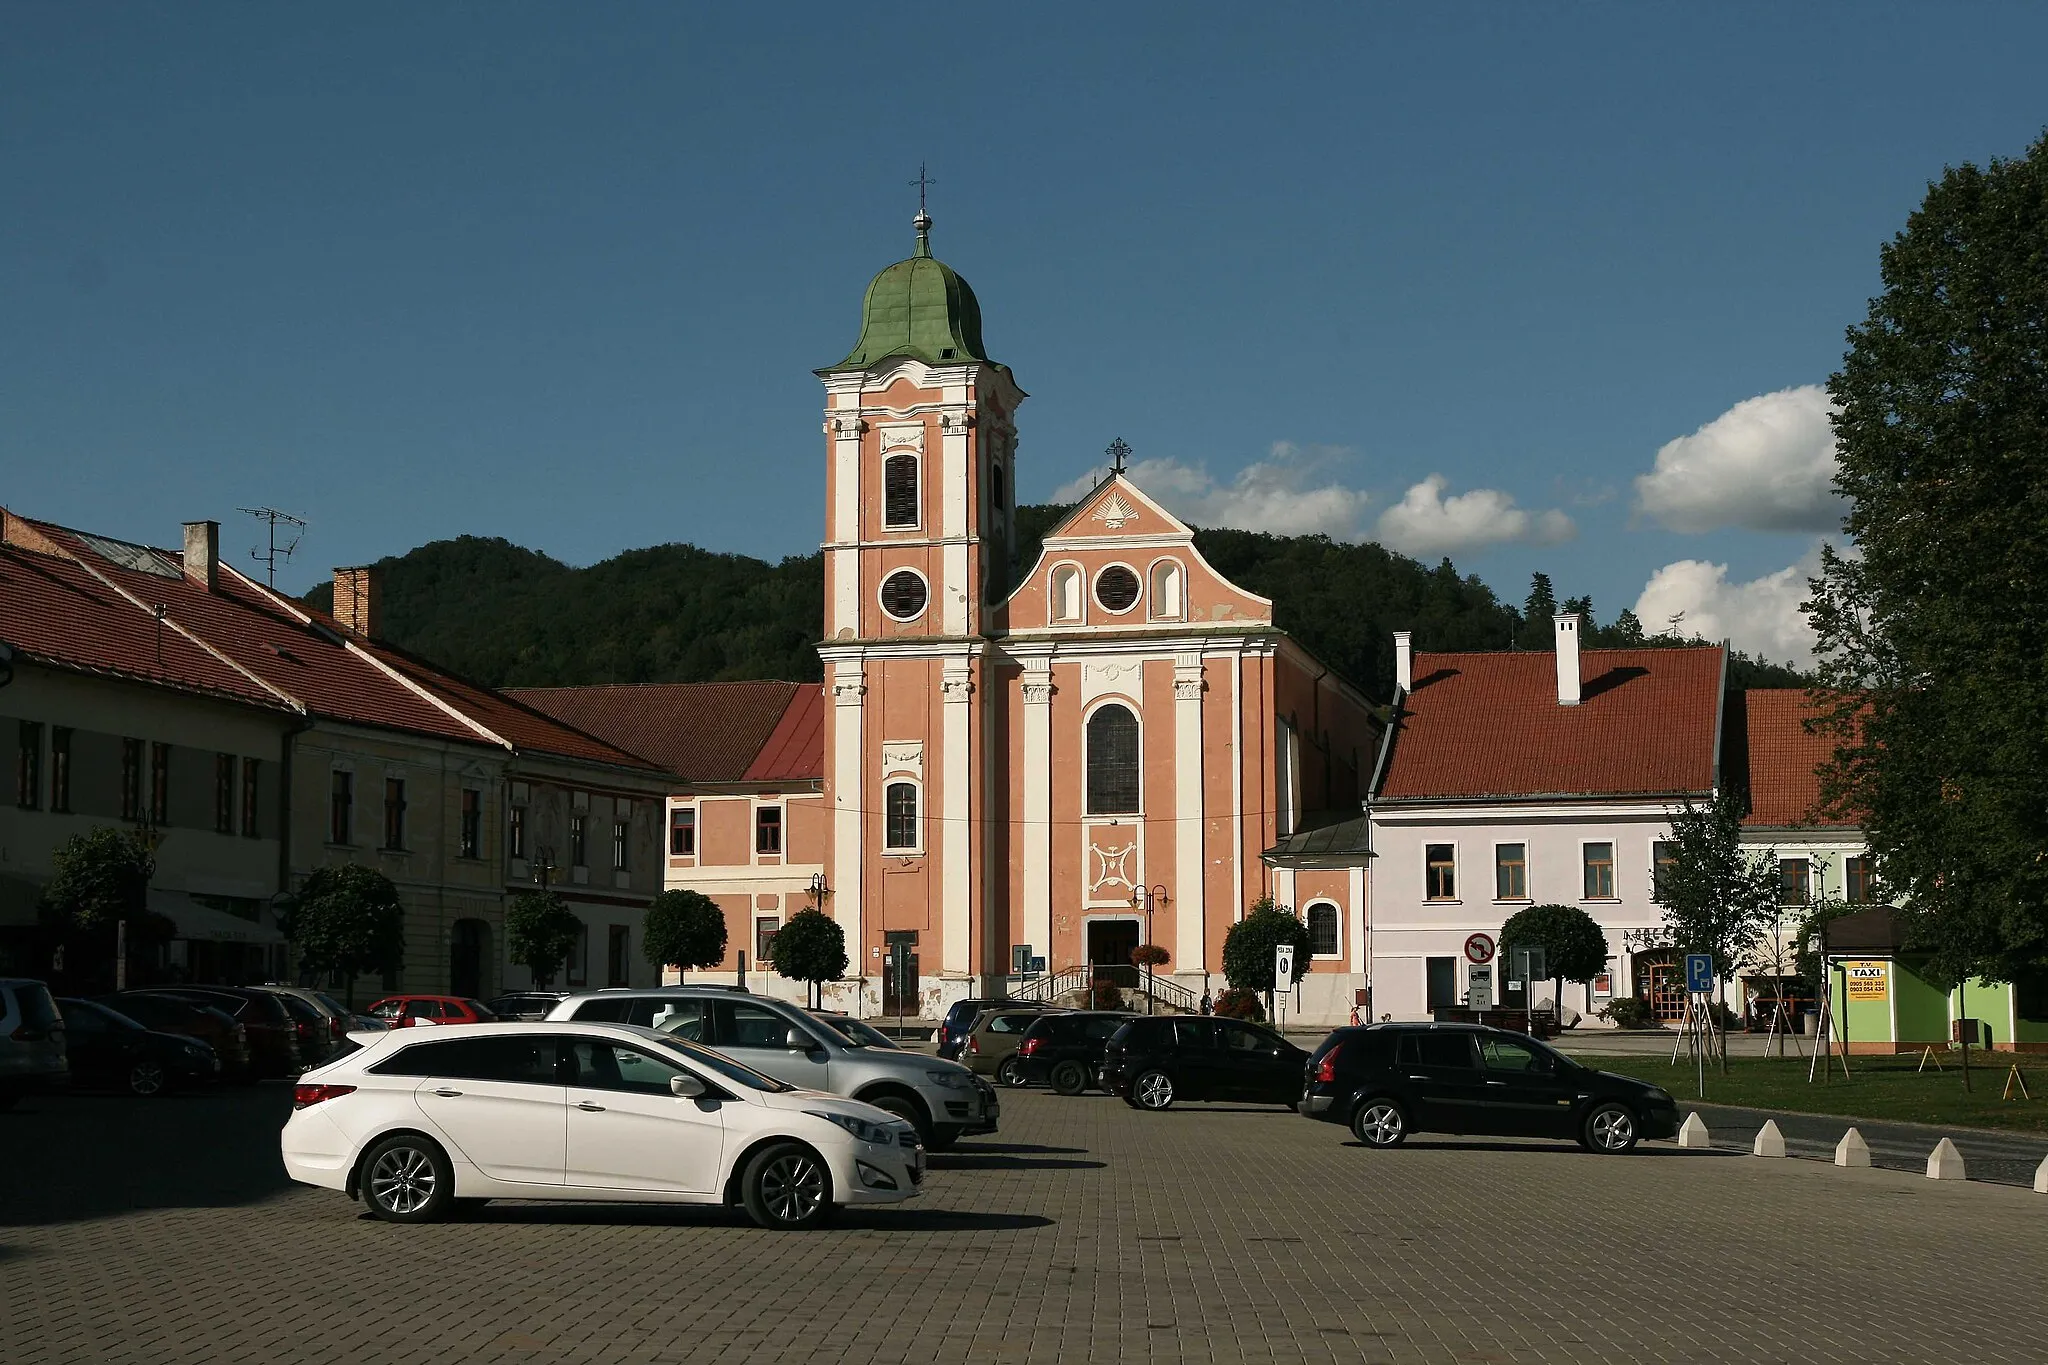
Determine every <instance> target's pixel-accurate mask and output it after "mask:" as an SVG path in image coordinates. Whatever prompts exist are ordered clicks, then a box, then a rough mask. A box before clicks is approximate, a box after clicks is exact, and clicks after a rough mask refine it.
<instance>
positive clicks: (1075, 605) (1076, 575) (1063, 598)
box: [1047, 564, 1081, 621]
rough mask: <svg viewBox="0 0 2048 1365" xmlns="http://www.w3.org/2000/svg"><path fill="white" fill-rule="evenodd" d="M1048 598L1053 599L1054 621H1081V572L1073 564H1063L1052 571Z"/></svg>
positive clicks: (1051, 603)
mask: <svg viewBox="0 0 2048 1365" xmlns="http://www.w3.org/2000/svg"><path fill="white" fill-rule="evenodd" d="M1047 596H1048V597H1050V598H1051V602H1050V607H1051V615H1052V619H1053V620H1055V621H1078V620H1080V619H1081V571H1080V570H1079V569H1077V568H1075V567H1074V566H1073V565H1071V564H1062V565H1060V566H1059V567H1058V568H1057V569H1054V570H1053V571H1052V578H1051V580H1050V587H1049V589H1048V591H1047Z"/></svg>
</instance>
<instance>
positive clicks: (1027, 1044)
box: [1017, 1038, 1045, 1057]
mask: <svg viewBox="0 0 2048 1365" xmlns="http://www.w3.org/2000/svg"><path fill="white" fill-rule="evenodd" d="M1044 1041H1045V1040H1044V1039H1043V1038H1026V1039H1025V1040H1024V1046H1022V1047H1020V1048H1018V1049H1017V1055H1018V1056H1020V1057H1036V1056H1037V1055H1038V1045H1039V1044H1040V1043H1042V1042H1044Z"/></svg>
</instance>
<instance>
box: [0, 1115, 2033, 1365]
mask: <svg viewBox="0 0 2048 1365" xmlns="http://www.w3.org/2000/svg"><path fill="white" fill-rule="evenodd" d="M286 1102H287V1101H286V1097H285V1094H284V1092H283V1090H282V1089H281V1088H277V1087H269V1086H266V1087H262V1088H259V1089H256V1090H250V1091H234V1092H228V1093H224V1094H220V1095H212V1096H196V1097H191V1098H174V1099H169V1100H162V1101H131V1100H124V1099H117V1098H112V1097H107V1098H95V1097H90V1096H72V1097H67V1098H63V1099H57V1100H46V1101H37V1102H33V1103H24V1104H23V1105H22V1106H21V1107H20V1108H19V1109H18V1110H16V1111H15V1112H13V1113H11V1114H5V1115H0V1285H4V1286H5V1299H4V1307H0V1360H5V1361H7V1362H9V1365H20V1363H21V1362H43V1361H86V1360H111V1361H139V1362H141V1361H146V1362H174V1361H241V1360H249V1361H257V1360H261V1361H280V1362H322V1361H336V1362H382V1361H407V1362H416V1361H432V1362H435V1363H436V1365H440V1363H441V1362H451V1361H469V1360H482V1361H504V1362H537V1363H540V1365H553V1362H571V1361H574V1362H584V1361H698V1360H730V1361H749V1362H752V1361H803V1362H806V1365H829V1363H834V1362H842V1361H844V1362H858V1363H859V1365H867V1362H876V1363H877V1365H884V1363H886V1365H895V1363H896V1362H901V1361H920V1362H922V1361H929V1362H954V1361H1002V1362H1022V1363H1023V1365H1035V1363H1036V1362H1041V1361H1042V1362H1055V1361H1057V1362H1077V1361H1119V1362H1122V1361H1133V1362H1135V1361H1162V1362H1163V1361H1180V1360H1188V1361H1210V1360H1214V1361H1231V1362H1283V1361H1331V1362H1336V1361H1343V1362H1358V1361H1381V1362H1401V1363H1403V1365H1406V1363H1407V1362H1471V1363H1474V1365H1476V1363H1478V1362H1488V1363H1491V1365H1521V1363H1522V1362H1537V1361H1587V1360H1603V1361H1604V1360H1628V1361H1632V1362H1665V1361H1669V1362H1695V1361H1697V1362H1710V1361H1711V1362H1727V1361H1772V1362H1788V1363H1789V1362H1793V1361H1799V1362H1808V1361H1854V1362H1857V1363H1858V1365H1869V1362H1876V1361H1928V1360H1936V1359H1943V1360H1960V1361H1969V1362H1973V1363H1976V1365H1982V1363H1984V1362H1996V1361H2027V1362H2036V1361H2039V1360H2041V1359H2043V1357H2044V1356H2048V1295H2044V1294H2043V1293H2042V1289H2041V1287H2042V1285H2043V1284H2048V1198H2044V1197H2043V1196H2040V1195H2036V1194H2033V1193H2031V1192H2030V1191H2027V1190H2021V1189H2014V1188H2010V1187H2005V1186H1997V1185H1986V1184H1979V1183H1977V1182H1974V1181H1973V1182H1970V1183H1967V1184H1958V1183H1949V1182H1936V1181H1930V1180H1927V1179H1925V1178H1923V1177H1916V1176H1910V1175H1902V1174H1899V1173H1896V1172H1891V1171H1882V1170H1874V1171H1873V1170H1865V1171H1843V1170H1837V1169H1836V1168H1834V1167H1832V1166H1824V1165H1820V1164H1818V1163H1814V1162H1804V1161H1759V1160H1756V1159H1754V1158H1750V1157H1744V1156H1734V1155H1728V1154H1724V1153H1717V1152H1703V1153H1690V1152H1687V1153H1681V1152H1679V1151H1678V1150H1677V1149H1676V1148H1674V1147H1672V1146H1670V1145H1669V1144H1652V1145H1651V1146H1650V1147H1648V1148H1646V1149H1645V1151H1644V1152H1643V1153H1642V1154H1641V1155H1638V1156H1635V1157H1629V1158H1611V1157H1595V1156H1590V1155H1587V1154H1584V1153H1582V1152H1580V1151H1578V1150H1577V1149H1576V1148H1572V1147H1565V1146H1549V1145H1540V1144H1517V1143H1506V1142H1499V1143H1495V1142H1480V1141H1460V1140H1445V1141H1428V1140H1417V1141H1414V1142H1411V1143H1410V1144H1409V1146H1407V1147H1406V1148H1403V1149H1401V1150H1398V1151H1394V1152H1368V1151H1365V1150H1363V1149H1361V1148H1359V1147H1357V1146H1354V1145H1352V1144H1351V1143H1350V1141H1349V1135H1348V1134H1347V1133H1345V1132H1344V1131H1343V1130H1341V1129H1338V1128H1336V1127H1333V1126H1330V1125H1325V1124H1317V1123H1311V1122H1309V1121H1307V1120H1305V1119H1301V1118H1297V1117H1294V1116H1292V1115H1290V1114H1286V1113H1282V1112H1279V1111H1277V1110H1272V1109H1267V1110H1254V1109H1248V1108H1244V1107H1240V1106H1222V1105H1218V1106H1192V1107H1187V1108H1184V1109H1180V1110H1175V1111H1173V1112H1171V1113H1167V1114H1158V1115H1154V1114H1139V1113H1136V1112H1133V1111H1132V1110H1129V1109H1127V1108H1126V1107H1125V1106H1123V1105H1122V1104H1120V1103H1118V1102H1116V1101H1114V1100H1109V1099H1105V1098H1103V1097H1101V1096H1087V1097H1082V1098H1078V1099H1062V1098H1060V1097H1058V1096H1054V1095H1049V1094H1046V1093H1044V1092H1040V1091H1026V1092H1015V1091H1013V1092H1010V1093H1009V1094H1007V1095H1006V1096H1005V1099H1004V1131H1003V1133H1002V1134H1001V1135H1000V1137H999V1138H996V1139H989V1140H982V1141H977V1142H970V1143H968V1144H965V1145H964V1147H963V1150H962V1151H960V1152H958V1153H955V1154H950V1155H942V1156H939V1157H937V1158H935V1160H934V1166H935V1170H934V1172H933V1175H932V1178H931V1179H930V1181H929V1182H928V1190H929V1192H928V1194H927V1195H926V1196H925V1197H924V1198H922V1199H920V1200H918V1201H916V1202H914V1203H913V1204H911V1205H908V1206H905V1207H902V1208H898V1209H892V1210H882V1211H874V1212H868V1213H863V1214H860V1215H858V1216H853V1215H848V1216H846V1217H844V1218H843V1219H842V1220H841V1221H840V1222H839V1223H838V1224H837V1225H835V1226H834V1227H833V1228H831V1229H829V1230H827V1231H823V1232H818V1233H810V1234H781V1235H777V1234H771V1233H766V1232H761V1231H757V1230H755V1229H754V1228H752V1227H751V1226H748V1225H746V1224H745V1223H744V1222H743V1221H742V1220H741V1219H738V1218H736V1217H733V1216H729V1215H726V1214H723V1213H720V1212H716V1211H707V1210H689V1209H662V1208H644V1207H642V1208H624V1209H622V1208H617V1207H604V1206H596V1205H577V1206H548V1205H521V1204H493V1205H491V1206H489V1207H487V1208H485V1209H483V1210H481V1211H479V1212H478V1213H476V1214H475V1215H473V1216H470V1217H468V1218H467V1219H465V1220H464V1221H460V1222H452V1223H446V1224H439V1225H435V1226H430V1227H420V1228H398V1227H391V1226H387V1225H385V1224H382V1223H377V1222H374V1221H371V1220H369V1219H368V1218H366V1217H364V1216H363V1215H362V1214H361V1212H360V1209H359V1207H358V1206H356V1205H352V1204H350V1203H348V1202H347V1201H345V1200H344V1199H342V1198H341V1197H340V1196H339V1195H334V1194H329V1193H326V1192H323V1191H316V1190H304V1189H300V1188H297V1187H293V1186H291V1185H289V1184H288V1183H287V1182H286V1181H285V1180H284V1177H283V1172H282V1170H281V1168H280V1167H279V1164H278V1159H277V1150H276V1133H277V1128H278V1125H279V1123H280V1122H281V1121H282V1118H283V1115H284V1112H285V1108H286ZM1964 1283H1967V1285H1968V1290H1967V1292H1966V1293H1965V1294H1963V1295H1961V1296H1956V1295H1953V1294H1952V1293H1951V1292H1950V1290H1949V1288H1948V1287H1949V1286H1957V1285H1962V1284H1964Z"/></svg>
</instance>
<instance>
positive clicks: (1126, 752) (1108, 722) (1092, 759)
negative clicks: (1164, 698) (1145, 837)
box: [1088, 703, 1138, 815]
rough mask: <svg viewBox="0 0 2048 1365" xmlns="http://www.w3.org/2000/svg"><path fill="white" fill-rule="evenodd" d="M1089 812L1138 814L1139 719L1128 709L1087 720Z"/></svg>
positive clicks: (1106, 711)
mask: <svg viewBox="0 0 2048 1365" xmlns="http://www.w3.org/2000/svg"><path fill="white" fill-rule="evenodd" d="M1088 813H1089V814H1090V815H1136V814H1137V813H1138V718H1137V717H1136V716H1134V715H1132V714H1131V711H1130V708H1129V707H1127V706H1118V705H1116V704H1115V703H1111V704H1110V705H1108V706H1104V707H1102V708H1101V709H1099V710H1097V711H1096V713H1095V714H1094V715H1092V716H1090V717H1088Z"/></svg>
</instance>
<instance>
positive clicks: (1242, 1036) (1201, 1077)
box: [1102, 1014, 1308, 1110]
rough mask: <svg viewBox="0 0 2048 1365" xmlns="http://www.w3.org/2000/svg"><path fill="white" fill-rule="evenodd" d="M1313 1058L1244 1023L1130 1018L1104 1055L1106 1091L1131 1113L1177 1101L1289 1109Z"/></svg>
mask: <svg viewBox="0 0 2048 1365" xmlns="http://www.w3.org/2000/svg"><path fill="white" fill-rule="evenodd" d="M1307 1061H1308V1054H1307V1053H1306V1052H1303V1051H1302V1050H1301V1049H1300V1048H1298V1047H1296V1046H1295V1045H1294V1044H1292V1043H1290V1042H1288V1041H1287V1040H1286V1039H1285V1038H1282V1037H1281V1036H1280V1035H1279V1034H1277V1033H1275V1032H1273V1031H1272V1030H1271V1029H1267V1028H1261V1027H1259V1026H1258V1025H1257V1024H1248V1023H1245V1022H1244V1021H1242V1020H1239V1019H1213V1018H1202V1017H1197V1016H1194V1015H1187V1014H1179V1015H1171V1016H1166V1017H1160V1018H1146V1019H1133V1020H1132V1021H1131V1022H1130V1023H1128V1024H1125V1025H1124V1026H1123V1027H1122V1028H1120V1029H1118V1030H1117V1031H1116V1034H1115V1036H1113V1037H1112V1038H1111V1039H1110V1040H1109V1046H1108V1047H1107V1048H1106V1049H1104V1051H1103V1057H1102V1088H1103V1089H1104V1090H1107V1091H1108V1092H1109V1093H1110V1094H1112V1095H1121V1096H1123V1097H1124V1103H1126V1104H1128V1105H1130V1106H1131V1107H1132V1108H1134V1109H1153V1110H1159V1109H1170V1108H1172V1107H1173V1103H1174V1101H1176V1100H1246V1101H1249V1102H1251V1103H1253V1104H1284V1105H1286V1106H1288V1107H1289V1108H1290V1109H1291V1108H1293V1107H1294V1103H1295V1101H1296V1100H1297V1099H1298V1098H1299V1097H1300V1095H1301V1069H1302V1066H1303V1064H1304V1063H1306V1062H1307Z"/></svg>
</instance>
